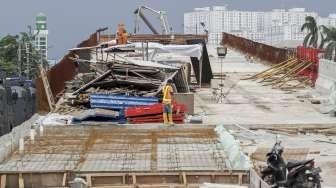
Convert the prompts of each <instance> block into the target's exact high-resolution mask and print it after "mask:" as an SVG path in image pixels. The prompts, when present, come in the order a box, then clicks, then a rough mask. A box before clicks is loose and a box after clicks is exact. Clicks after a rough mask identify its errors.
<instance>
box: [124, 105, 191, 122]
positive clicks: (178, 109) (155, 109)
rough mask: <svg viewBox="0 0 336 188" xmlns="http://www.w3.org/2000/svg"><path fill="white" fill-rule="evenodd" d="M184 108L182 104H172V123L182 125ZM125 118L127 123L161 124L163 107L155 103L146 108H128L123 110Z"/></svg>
mask: <svg viewBox="0 0 336 188" xmlns="http://www.w3.org/2000/svg"><path fill="white" fill-rule="evenodd" d="M185 112H186V106H185V105H183V104H178V103H174V104H173V121H174V123H177V124H182V123H184V118H185ZM125 117H126V118H127V120H128V122H129V123H134V124H142V123H162V122H163V106H162V104H161V103H156V104H153V105H147V106H138V107H130V108H127V109H126V110H125Z"/></svg>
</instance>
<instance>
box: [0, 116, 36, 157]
mask: <svg viewBox="0 0 336 188" xmlns="http://www.w3.org/2000/svg"><path fill="white" fill-rule="evenodd" d="M38 118H39V115H37V114H35V115H34V116H32V117H31V118H30V119H29V120H27V121H25V122H23V123H22V124H21V125H19V126H17V127H15V128H13V129H12V131H11V132H10V133H8V134H5V135H3V136H1V137H0V163H1V162H3V161H4V160H5V159H6V158H7V157H8V156H9V155H10V154H11V153H12V152H13V151H14V150H15V149H17V148H18V147H19V140H20V138H24V137H26V136H28V135H29V134H30V128H31V126H32V125H33V124H34V123H35V122H36V121H37V120H38Z"/></svg>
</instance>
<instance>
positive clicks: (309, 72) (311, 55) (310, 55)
mask: <svg viewBox="0 0 336 188" xmlns="http://www.w3.org/2000/svg"><path fill="white" fill-rule="evenodd" d="M322 52H323V51H322V50H319V49H315V48H307V47H303V46H298V47H297V49H296V56H297V59H298V60H299V61H300V62H312V65H311V66H310V67H308V68H307V69H305V70H304V71H302V72H301V73H300V76H304V77H308V78H310V80H311V83H312V84H313V85H315V83H316V80H317V77H318V69H319V54H320V53H322Z"/></svg>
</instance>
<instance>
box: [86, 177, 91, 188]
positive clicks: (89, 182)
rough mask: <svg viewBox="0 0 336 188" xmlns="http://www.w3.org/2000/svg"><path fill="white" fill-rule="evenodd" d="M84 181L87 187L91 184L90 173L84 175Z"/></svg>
mask: <svg viewBox="0 0 336 188" xmlns="http://www.w3.org/2000/svg"><path fill="white" fill-rule="evenodd" d="M86 183H87V186H89V187H91V186H92V179H91V175H86Z"/></svg>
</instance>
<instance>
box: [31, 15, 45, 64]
mask: <svg viewBox="0 0 336 188" xmlns="http://www.w3.org/2000/svg"><path fill="white" fill-rule="evenodd" d="M34 36H35V37H34V43H35V48H36V49H37V50H38V51H39V53H40V55H41V58H43V59H45V60H47V59H48V28H47V17H46V15H45V14H43V13H39V14H38V15H37V16H36V28H35V29H34Z"/></svg>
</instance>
